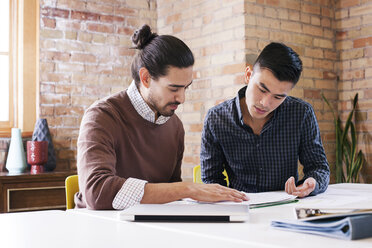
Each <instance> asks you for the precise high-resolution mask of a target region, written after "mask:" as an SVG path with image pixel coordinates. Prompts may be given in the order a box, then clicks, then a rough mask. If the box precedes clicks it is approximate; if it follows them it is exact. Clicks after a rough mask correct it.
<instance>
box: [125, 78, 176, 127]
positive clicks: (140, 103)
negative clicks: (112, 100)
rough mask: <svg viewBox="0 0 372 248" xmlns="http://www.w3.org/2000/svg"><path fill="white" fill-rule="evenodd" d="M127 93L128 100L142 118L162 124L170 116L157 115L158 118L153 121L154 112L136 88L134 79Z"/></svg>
mask: <svg viewBox="0 0 372 248" xmlns="http://www.w3.org/2000/svg"><path fill="white" fill-rule="evenodd" d="M127 94H128V97H129V100H130V101H131V103H132V105H133V107H134V108H135V110H136V111H137V113H138V114H139V115H140V116H142V118H143V119H145V120H147V121H149V122H152V123H155V124H158V125H161V124H164V123H165V122H167V121H168V120H169V118H170V117H166V116H162V115H161V116H159V118H158V119H157V120H156V121H155V113H154V111H152V110H151V108H150V107H149V105H148V104H147V103H146V102H145V100H144V99H143V98H142V96H141V94H140V92H139V91H138V89H137V86H136V84H135V82H134V81H132V83H131V84H130V86H129V87H128V90H127Z"/></svg>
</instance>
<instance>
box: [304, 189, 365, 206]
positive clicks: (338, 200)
mask: <svg viewBox="0 0 372 248" xmlns="http://www.w3.org/2000/svg"><path fill="white" fill-rule="evenodd" d="M367 198H370V199H372V192H371V194H368V195H366V193H365V191H364V192H363V191H358V190H353V189H341V190H340V189H334V188H331V187H329V188H328V189H327V190H326V192H324V193H322V194H318V195H316V196H308V197H305V198H302V199H301V202H300V205H301V207H308V208H342V207H344V208H347V207H352V208H355V207H354V206H355V205H356V204H358V203H361V204H362V203H363V202H365V200H366V199H367ZM362 205H363V204H362ZM362 205H360V204H358V208H370V206H369V207H368V206H364V205H363V206H362Z"/></svg>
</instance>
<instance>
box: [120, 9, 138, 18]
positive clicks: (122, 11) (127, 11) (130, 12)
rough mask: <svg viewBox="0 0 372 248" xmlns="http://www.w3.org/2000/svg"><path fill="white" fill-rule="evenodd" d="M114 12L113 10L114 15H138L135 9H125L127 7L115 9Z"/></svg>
mask: <svg viewBox="0 0 372 248" xmlns="http://www.w3.org/2000/svg"><path fill="white" fill-rule="evenodd" d="M114 10H115V15H123V16H136V15H137V13H138V11H137V10H136V9H132V8H127V7H117V8H115V9H114Z"/></svg>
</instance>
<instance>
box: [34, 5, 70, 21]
mask: <svg viewBox="0 0 372 248" xmlns="http://www.w3.org/2000/svg"><path fill="white" fill-rule="evenodd" d="M41 15H42V16H49V17H61V18H68V16H69V15H70V11H69V10H65V9H58V8H50V7H45V8H42V9H41Z"/></svg>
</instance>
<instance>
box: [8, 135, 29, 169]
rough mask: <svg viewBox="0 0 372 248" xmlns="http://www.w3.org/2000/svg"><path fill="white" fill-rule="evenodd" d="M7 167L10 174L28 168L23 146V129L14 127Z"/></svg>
mask: <svg viewBox="0 0 372 248" xmlns="http://www.w3.org/2000/svg"><path fill="white" fill-rule="evenodd" d="M6 168H7V169H8V172H9V173H10V174H18V173H22V172H24V171H25V170H26V168H27V165H26V156H25V150H24V147H23V141H22V134H21V129H19V128H12V138H11V140H10V145H9V151H8V157H7V159H6Z"/></svg>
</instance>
